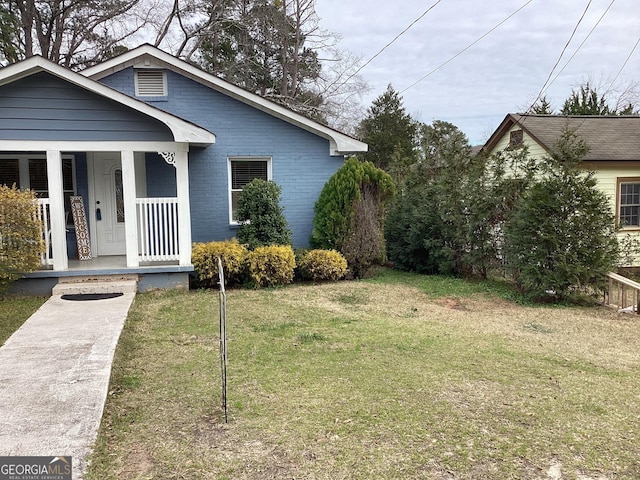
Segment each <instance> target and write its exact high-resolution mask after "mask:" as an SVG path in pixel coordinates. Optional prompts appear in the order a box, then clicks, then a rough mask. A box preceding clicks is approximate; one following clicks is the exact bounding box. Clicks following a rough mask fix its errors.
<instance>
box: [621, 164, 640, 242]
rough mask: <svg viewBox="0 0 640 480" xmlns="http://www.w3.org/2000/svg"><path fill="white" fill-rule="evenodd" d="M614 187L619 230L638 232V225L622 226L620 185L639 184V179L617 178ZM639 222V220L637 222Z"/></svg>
mask: <svg viewBox="0 0 640 480" xmlns="http://www.w3.org/2000/svg"><path fill="white" fill-rule="evenodd" d="M616 183H617V187H616V222H617V223H618V225H619V226H620V229H621V230H628V231H629V230H635V231H638V230H640V225H622V217H621V213H622V212H621V211H622V207H623V205H622V185H634V184H640V177H618V178H617V182H616ZM639 222H640V220H639Z"/></svg>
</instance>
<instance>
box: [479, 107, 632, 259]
mask: <svg viewBox="0 0 640 480" xmlns="http://www.w3.org/2000/svg"><path fill="white" fill-rule="evenodd" d="M567 129H568V130H570V131H574V132H576V133H577V134H578V135H579V136H580V137H582V139H584V140H585V141H586V143H587V145H588V146H589V148H590V150H589V152H588V153H587V155H586V156H585V158H584V159H583V161H582V166H583V168H584V170H586V171H591V172H594V174H595V178H596V180H597V187H598V188H599V189H600V190H601V191H602V192H603V193H604V194H605V195H607V197H608V198H609V201H610V205H611V212H612V213H613V214H614V217H615V222H616V225H617V226H618V227H619V231H618V235H619V239H621V240H623V238H624V237H627V236H628V238H629V239H632V240H633V239H636V240H640V117H639V116H588V115H585V116H565V115H522V114H508V115H507V116H506V117H505V119H504V120H503V121H502V123H501V124H500V126H499V127H498V128H497V129H496V130H495V132H494V133H493V134H492V135H491V137H490V138H489V140H488V141H487V142H486V143H485V145H484V146H483V147H482V150H483V151H484V152H485V153H487V154H489V155H491V154H494V153H496V152H499V151H503V150H505V149H509V148H519V147H522V146H526V147H527V148H528V150H529V154H530V155H532V156H533V158H538V159H541V158H543V157H545V156H546V155H548V154H549V153H550V152H551V151H552V149H553V148H554V146H555V145H556V142H557V141H558V139H559V138H560V136H561V134H562V132H563V131H565V130H567ZM531 221H535V219H532V220H531ZM639 265H640V259H638V258H636V259H635V260H632V261H631V264H630V265H625V266H639Z"/></svg>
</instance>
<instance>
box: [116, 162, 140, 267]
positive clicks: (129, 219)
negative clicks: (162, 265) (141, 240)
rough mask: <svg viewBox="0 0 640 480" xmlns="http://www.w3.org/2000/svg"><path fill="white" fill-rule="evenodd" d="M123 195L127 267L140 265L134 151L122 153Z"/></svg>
mask: <svg viewBox="0 0 640 480" xmlns="http://www.w3.org/2000/svg"><path fill="white" fill-rule="evenodd" d="M120 155H121V162H122V191H123V192H122V193H123V197H124V218H125V222H124V234H125V239H126V242H127V250H126V252H127V267H137V266H139V265H140V259H139V258H138V216H137V213H136V167H135V163H134V155H133V151H132V150H125V151H122V152H120Z"/></svg>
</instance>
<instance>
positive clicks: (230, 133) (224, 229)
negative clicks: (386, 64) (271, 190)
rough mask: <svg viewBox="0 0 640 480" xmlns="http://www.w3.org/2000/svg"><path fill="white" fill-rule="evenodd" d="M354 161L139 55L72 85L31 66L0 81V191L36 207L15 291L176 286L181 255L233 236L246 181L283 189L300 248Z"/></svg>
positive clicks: (346, 147)
mask: <svg viewBox="0 0 640 480" xmlns="http://www.w3.org/2000/svg"><path fill="white" fill-rule="evenodd" d="M366 149H367V145H366V144H364V143H362V142H360V141H358V140H355V139H354V138H351V137H349V136H347V135H344V134H342V133H340V132H338V131H335V130H333V129H331V128H329V127H326V126H324V125H322V124H320V123H317V122H314V121H312V120H309V119H308V118H306V117H304V116H302V115H299V114H297V113H295V112H293V111H291V110H288V109H286V108H284V107H281V106H279V105H277V104H275V103H273V102H270V101H268V100H265V99H264V98H262V97H259V96H257V95H254V94H252V93H249V92H247V91H245V90H243V89H241V88H238V87H236V86H234V85H232V84H230V83H228V82H226V81H224V80H221V79H220V78H218V77H216V76H213V75H210V74H208V73H206V72H204V71H202V70H200V69H198V68H196V67H194V66H193V65H191V64H188V63H186V62H183V61H181V60H179V59H177V58H175V57H173V56H171V55H169V54H166V53H164V52H162V51H160V50H158V49H156V48H154V47H152V46H150V45H143V46H141V47H139V48H136V49H134V50H131V51H129V52H126V53H124V54H122V55H120V56H118V57H115V58H112V59H110V60H108V61H106V62H104V63H102V64H99V65H97V66H94V67H91V68H89V69H87V70H84V71H82V72H80V73H76V72H73V71H70V70H68V69H65V68H63V67H61V66H59V65H57V64H55V63H52V62H50V61H48V60H45V59H43V58H41V57H31V58H28V59H26V60H24V61H22V62H19V63H16V64H13V65H10V66H8V67H5V68H3V69H0V184H6V185H13V184H15V185H17V186H18V187H19V188H30V189H32V190H34V191H35V192H36V193H37V194H38V196H39V197H40V214H41V215H42V218H43V225H44V226H43V238H44V240H45V243H46V253H45V254H43V256H42V269H41V270H39V271H37V272H34V273H31V274H29V275H27V276H26V279H29V280H30V281H29V282H26V281H25V282H22V284H21V285H22V286H19V288H18V289H20V288H25V289H27V287H28V288H29V290H28V291H32V292H34V291H40V292H42V293H50V291H51V288H52V286H53V285H55V284H56V283H57V282H58V280H59V279H60V278H62V277H71V276H83V275H92V276H96V275H100V274H135V275H137V276H138V278H139V283H138V289H140V290H144V289H147V288H151V287H164V286H176V285H188V275H189V272H190V271H192V270H193V266H192V264H191V245H192V242H206V241H211V240H224V239H229V238H232V237H233V236H234V233H235V230H236V228H237V222H236V220H235V214H234V209H235V205H236V202H237V198H238V195H239V193H240V192H241V191H242V187H243V185H245V184H247V183H248V182H249V181H251V180H252V179H254V178H262V179H265V180H273V181H275V182H276V183H278V185H280V186H281V188H282V203H283V206H284V209H285V215H286V218H287V220H288V222H289V225H290V228H291V230H292V232H293V243H294V246H299V247H302V246H306V245H307V242H308V239H309V236H310V235H311V231H312V225H313V207H314V204H315V202H316V200H317V199H318V196H319V194H320V191H321V190H322V187H323V186H324V184H325V183H326V181H327V180H328V179H329V178H330V176H331V175H332V174H333V173H334V172H335V171H336V170H337V169H338V168H339V167H340V166H341V165H342V164H343V162H344V156H345V155H346V154H352V153H358V152H363V151H366ZM74 211H75V212H76V213H77V214H76V215H73V214H72V213H73V212H74ZM83 219H84V220H83ZM78 240H80V242H78ZM79 258H82V260H80V259H79Z"/></svg>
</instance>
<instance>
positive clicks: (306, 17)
mask: <svg viewBox="0 0 640 480" xmlns="http://www.w3.org/2000/svg"><path fill="white" fill-rule="evenodd" d="M305 12H306V14H305ZM313 15H315V12H314V11H313V1H312V0H297V1H295V2H287V1H275V2H274V1H271V0H241V1H240V2H238V3H237V5H236V7H235V8H234V9H233V11H231V12H230V16H229V17H228V18H226V19H225V20H223V21H222V22H221V23H220V28H219V29H218V31H216V32H215V33H213V34H212V35H209V36H208V37H207V39H206V40H205V41H204V42H203V43H202V47H201V49H200V52H201V58H202V60H201V64H202V66H203V68H205V69H206V70H207V71H210V72H211V73H214V74H216V75H219V76H220V77H222V78H224V79H226V80H228V81H230V82H231V83H233V84H235V85H238V86H241V87H243V88H245V89H247V90H249V91H251V92H254V93H257V94H258V95H260V96H263V97H266V98H269V99H271V100H274V101H276V102H278V103H281V104H283V105H285V106H287V107H289V108H291V109H293V110H296V111H298V112H300V113H303V114H305V115H307V116H310V117H314V118H315V119H317V120H322V118H319V116H318V114H317V111H318V106H319V105H320V104H321V103H322V97H321V96H320V95H318V94H317V93H316V92H315V91H314V90H313V89H312V88H311V84H313V82H314V80H315V79H316V78H317V77H318V76H319V74H320V71H321V65H320V61H319V58H318V54H317V52H316V51H315V50H313V49H311V48H309V47H308V46H307V45H306V39H307V32H306V28H310V27H309V26H308V25H306V24H305V22H310V23H313V21H312V20H310V18H312V17H313Z"/></svg>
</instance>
